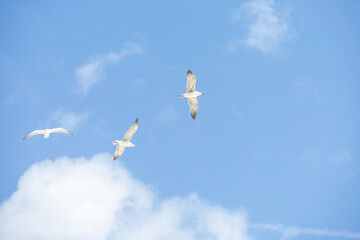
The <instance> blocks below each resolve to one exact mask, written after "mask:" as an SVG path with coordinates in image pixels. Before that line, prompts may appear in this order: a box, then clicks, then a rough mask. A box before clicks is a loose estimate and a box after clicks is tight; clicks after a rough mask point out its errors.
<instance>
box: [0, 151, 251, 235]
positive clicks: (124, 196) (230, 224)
mask: <svg viewBox="0 0 360 240" xmlns="http://www.w3.org/2000/svg"><path fill="white" fill-rule="evenodd" d="M0 239H17V240H22V239H37V240H42V239H87V240H91V239H97V240H99V239H127V240H135V239H136V240H138V239H142V240H156V239H174V240H176V239H181V240H187V239H200V240H201V239H217V240H232V239H234V240H235V239H236V240H239V239H250V238H249V237H248V235H247V220H246V214H245V213H244V212H243V211H228V210H226V209H224V208H222V207H220V206H217V205H214V204H210V203H208V202H207V201H204V200H201V199H199V198H198V197H197V196H196V195H194V194H192V195H190V196H188V197H175V198H171V199H167V200H165V201H158V200H156V198H155V195H154V193H153V192H152V190H151V188H150V187H149V186H146V185H145V184H143V183H142V182H140V181H139V180H137V179H135V178H133V177H132V176H131V175H130V174H129V172H128V171H127V170H126V169H125V168H124V167H122V166H121V164H120V162H113V161H112V156H111V155H110V154H98V155H95V156H94V157H92V158H91V159H86V158H75V159H71V158H68V157H61V158H58V159H56V160H55V161H50V160H46V161H43V162H40V163H36V164H34V165H33V166H31V167H30V169H28V170H27V171H26V172H25V174H24V175H23V176H22V177H21V179H20V181H19V184H18V190H17V191H16V192H15V193H13V194H12V196H11V197H10V198H9V199H8V200H7V201H5V202H4V203H3V204H2V205H1V206H0Z"/></svg>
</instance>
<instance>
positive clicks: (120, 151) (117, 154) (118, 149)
mask: <svg viewBox="0 0 360 240" xmlns="http://www.w3.org/2000/svg"><path fill="white" fill-rule="evenodd" d="M124 151H125V146H122V145H120V144H119V145H118V146H117V147H116V151H115V154H114V161H115V160H116V159H118V158H119V157H120V156H121V155H122V154H123V152H124Z"/></svg>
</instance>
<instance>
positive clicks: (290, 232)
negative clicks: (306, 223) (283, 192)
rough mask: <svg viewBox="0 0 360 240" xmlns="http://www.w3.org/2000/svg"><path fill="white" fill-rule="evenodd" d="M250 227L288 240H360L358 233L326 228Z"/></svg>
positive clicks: (269, 225)
mask: <svg viewBox="0 0 360 240" xmlns="http://www.w3.org/2000/svg"><path fill="white" fill-rule="evenodd" d="M250 226H251V227H253V228H258V229H264V230H269V231H273V232H278V233H280V234H281V235H282V238H283V239H290V238H293V237H296V236H298V235H315V236H321V237H341V238H351V239H360V232H348V231H334V230H330V229H327V228H325V229H318V228H300V227H285V226H283V225H282V224H269V223H258V224H251V225H250Z"/></svg>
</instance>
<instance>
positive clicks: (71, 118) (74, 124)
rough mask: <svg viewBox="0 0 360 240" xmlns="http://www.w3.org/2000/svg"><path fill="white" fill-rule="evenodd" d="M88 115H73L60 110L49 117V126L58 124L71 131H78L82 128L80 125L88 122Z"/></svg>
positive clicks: (84, 113) (83, 113)
mask: <svg viewBox="0 0 360 240" xmlns="http://www.w3.org/2000/svg"><path fill="white" fill-rule="evenodd" d="M87 117H88V114H87V113H86V112H82V113H73V112H70V111H66V110H63V109H58V110H56V111H55V112H53V113H51V114H50V115H49V117H48V122H49V123H48V124H58V125H59V126H53V127H63V128H66V129H69V130H76V129H78V128H79V127H80V124H81V123H82V122H84V121H86V119H87Z"/></svg>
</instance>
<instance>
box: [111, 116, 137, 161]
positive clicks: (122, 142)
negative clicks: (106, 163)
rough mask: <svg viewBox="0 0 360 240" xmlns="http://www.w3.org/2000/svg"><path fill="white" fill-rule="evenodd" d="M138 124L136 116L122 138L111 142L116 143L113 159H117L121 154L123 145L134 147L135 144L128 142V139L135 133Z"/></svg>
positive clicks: (123, 148) (123, 149)
mask: <svg viewBox="0 0 360 240" xmlns="http://www.w3.org/2000/svg"><path fill="white" fill-rule="evenodd" d="M138 126H139V120H138V119H137V118H136V120H135V122H134V123H133V124H132V125H131V127H130V129H129V130H128V131H127V132H126V133H125V135H124V138H123V139H122V140H115V141H114V142H113V144H114V145H118V146H117V147H116V151H115V154H114V160H116V159H118V158H119V157H120V156H121V155H122V154H123V152H124V151H125V147H135V144H133V143H132V142H130V140H131V138H132V136H133V135H134V134H135V133H136V131H137V129H138Z"/></svg>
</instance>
